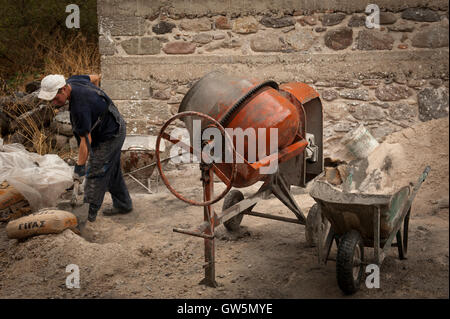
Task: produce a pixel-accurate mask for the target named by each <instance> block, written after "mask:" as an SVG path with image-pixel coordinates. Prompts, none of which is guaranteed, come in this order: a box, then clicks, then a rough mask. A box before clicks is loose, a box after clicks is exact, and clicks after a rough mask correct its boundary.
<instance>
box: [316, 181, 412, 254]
mask: <svg viewBox="0 0 450 319" xmlns="http://www.w3.org/2000/svg"><path fill="white" fill-rule="evenodd" d="M410 192H411V190H410V187H409V186H405V187H402V188H401V189H400V190H398V191H397V192H396V193H394V194H387V195H379V194H364V193H350V192H344V191H342V190H341V189H339V188H337V187H334V186H332V185H331V184H329V183H328V182H325V181H320V180H319V181H317V182H316V183H315V184H314V186H313V188H312V190H311V192H310V195H311V197H313V198H314V200H315V201H316V202H317V203H318V205H319V207H320V209H321V211H322V214H323V216H325V217H326V218H327V219H328V220H329V221H330V223H331V227H332V228H333V230H334V233H335V234H336V235H338V236H341V235H343V234H345V233H347V232H349V231H351V230H352V229H355V230H357V231H358V232H359V233H360V234H361V237H362V239H363V241H364V245H365V246H366V247H373V245H374V239H373V238H374V215H375V214H377V212H379V213H380V243H381V244H382V243H384V242H385V241H386V240H387V238H388V237H389V236H390V234H391V233H392V232H393V229H394V226H395V224H396V222H397V220H398V219H399V218H401V214H402V212H403V209H404V207H405V205H406V204H407V202H408V199H409V195H410Z"/></svg>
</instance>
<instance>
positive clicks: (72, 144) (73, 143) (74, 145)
mask: <svg viewBox="0 0 450 319" xmlns="http://www.w3.org/2000/svg"><path fill="white" fill-rule="evenodd" d="M69 146H70V149H71V150H72V151H76V150H78V142H77V139H76V138H75V136H72V137H71V138H70V139H69Z"/></svg>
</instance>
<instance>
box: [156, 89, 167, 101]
mask: <svg viewBox="0 0 450 319" xmlns="http://www.w3.org/2000/svg"><path fill="white" fill-rule="evenodd" d="M152 98H154V99H156V100H168V99H170V92H169V90H157V91H154V92H153V95H152Z"/></svg>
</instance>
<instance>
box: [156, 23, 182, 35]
mask: <svg viewBox="0 0 450 319" xmlns="http://www.w3.org/2000/svg"><path fill="white" fill-rule="evenodd" d="M175 27H176V25H175V23H171V22H167V21H161V22H159V23H157V24H155V25H154V26H153V27H152V31H153V32H154V33H156V34H165V33H171V32H172V30H173V28H175Z"/></svg>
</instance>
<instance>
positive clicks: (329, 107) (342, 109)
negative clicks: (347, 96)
mask: <svg viewBox="0 0 450 319" xmlns="http://www.w3.org/2000/svg"><path fill="white" fill-rule="evenodd" d="M324 113H325V118H326V119H327V120H333V121H342V120H343V119H345V117H346V116H348V115H349V113H348V110H347V105H345V104H343V103H336V104H335V103H331V104H330V103H327V104H325V105H324Z"/></svg>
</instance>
